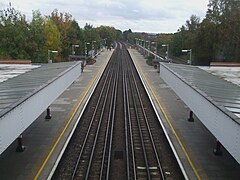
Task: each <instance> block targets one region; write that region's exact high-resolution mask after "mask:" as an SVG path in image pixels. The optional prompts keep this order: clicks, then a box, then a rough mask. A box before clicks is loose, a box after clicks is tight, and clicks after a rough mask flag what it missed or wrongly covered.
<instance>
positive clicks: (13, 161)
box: [0, 50, 113, 180]
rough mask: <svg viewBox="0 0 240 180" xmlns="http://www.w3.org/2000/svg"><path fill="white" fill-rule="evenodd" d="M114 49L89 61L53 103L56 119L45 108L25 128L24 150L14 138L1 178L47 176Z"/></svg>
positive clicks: (3, 157) (3, 161)
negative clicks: (46, 117) (91, 63)
mask: <svg viewBox="0 0 240 180" xmlns="http://www.w3.org/2000/svg"><path fill="white" fill-rule="evenodd" d="M112 52H113V50H112V51H107V50H105V51H103V52H102V53H101V54H100V55H99V56H98V57H97V59H96V63H95V64H93V65H87V66H86V67H85V68H84V71H83V73H82V74H81V76H80V77H79V78H78V79H77V80H76V81H75V82H73V84H72V85H70V86H69V87H68V89H67V90H66V91H64V93H63V94H62V95H60V96H59V97H58V99H56V100H55V101H54V102H53V104H51V106H50V109H51V115H52V119H50V120H46V119H45V116H46V112H44V113H42V114H41V115H40V116H39V117H38V118H37V119H36V121H35V122H34V123H32V125H30V127H29V128H28V129H27V130H26V131H24V133H23V144H24V146H25V147H26V149H25V151H24V152H22V153H17V152H16V151H15V149H16V146H17V142H13V143H12V144H11V145H10V146H9V147H8V148H7V149H6V151H4V152H3V153H2V154H1V156H0V179H4V180H5V179H6V180H9V179H13V180H16V179H19V180H26V179H47V177H48V174H49V173H50V170H51V169H52V167H53V165H54V163H55V161H56V159H57V157H58V155H59V153H60V151H61V149H62V147H63V145H64V142H65V141H66V139H67V137H68V135H69V134H70V132H71V129H72V128H73V126H74V124H75V122H76V119H77V118H76V117H77V115H78V114H79V113H80V111H81V109H82V108H83V107H84V105H85V104H86V102H87V99H88V97H89V96H90V94H91V92H92V91H93V90H94V87H95V86H96V84H97V82H98V79H99V78H100V76H101V74H102V73H103V71H104V69H105V67H106V65H107V63H108V60H109V59H110V57H111V55H112ZM79 70H80V69H79ZM36 103H37V102H36ZM78 108H79V110H77V109H78ZM29 111H31V109H29ZM73 114H75V116H74V115H73Z"/></svg>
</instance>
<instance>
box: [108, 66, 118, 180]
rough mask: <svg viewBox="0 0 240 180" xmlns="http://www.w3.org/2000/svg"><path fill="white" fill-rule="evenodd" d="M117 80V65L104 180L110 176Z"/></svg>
mask: <svg viewBox="0 0 240 180" xmlns="http://www.w3.org/2000/svg"><path fill="white" fill-rule="evenodd" d="M118 78H119V64H118V66H117V71H116V81H115V88H114V90H115V91H114V105H113V112H112V126H111V134H110V140H109V143H110V145H109V152H108V164H107V175H106V180H108V179H109V175H110V164H111V155H112V153H111V152H112V143H113V130H114V124H115V112H116V103H117V89H118Z"/></svg>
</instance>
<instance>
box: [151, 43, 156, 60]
mask: <svg viewBox="0 0 240 180" xmlns="http://www.w3.org/2000/svg"><path fill="white" fill-rule="evenodd" d="M151 44H155V49H156V50H155V52H154V53H155V59H157V42H155V41H152V42H151Z"/></svg>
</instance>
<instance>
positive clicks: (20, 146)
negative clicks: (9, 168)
mask: <svg viewBox="0 0 240 180" xmlns="http://www.w3.org/2000/svg"><path fill="white" fill-rule="evenodd" d="M17 142H18V146H17V148H16V151H17V152H23V151H24V150H25V147H24V146H23V143H22V135H20V136H19V137H18V138H17Z"/></svg>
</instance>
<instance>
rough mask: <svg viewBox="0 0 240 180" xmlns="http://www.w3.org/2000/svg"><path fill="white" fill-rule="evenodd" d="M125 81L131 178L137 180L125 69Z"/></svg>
mask: <svg viewBox="0 0 240 180" xmlns="http://www.w3.org/2000/svg"><path fill="white" fill-rule="evenodd" d="M126 63H127V62H126ZM125 80H126V83H125V91H126V102H127V111H128V117H127V118H128V125H129V134H130V145H131V154H132V165H133V177H134V180H136V179H137V168H136V159H135V151H134V140H133V131H132V123H131V115H130V99H129V98H130V97H129V93H128V88H129V82H128V81H127V69H126V73H125ZM127 141H128V140H127Z"/></svg>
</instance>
